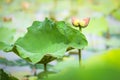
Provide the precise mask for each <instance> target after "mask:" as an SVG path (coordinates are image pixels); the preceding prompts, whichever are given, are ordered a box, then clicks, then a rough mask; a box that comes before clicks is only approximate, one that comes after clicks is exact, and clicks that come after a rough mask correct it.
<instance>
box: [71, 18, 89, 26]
mask: <svg viewBox="0 0 120 80" xmlns="http://www.w3.org/2000/svg"><path fill="white" fill-rule="evenodd" d="M89 21H90V18H84V19H82V20H79V19H77V18H75V17H72V24H73V25H74V26H75V27H81V28H85V27H87V25H88V24H89Z"/></svg>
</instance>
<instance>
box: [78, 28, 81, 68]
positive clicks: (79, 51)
mask: <svg viewBox="0 0 120 80" xmlns="http://www.w3.org/2000/svg"><path fill="white" fill-rule="evenodd" d="M79 30H80V31H81V32H82V28H81V27H80V26H79ZM81 56H82V54H81V49H78V57H79V59H78V60H79V65H80V66H81V61H82V59H81Z"/></svg>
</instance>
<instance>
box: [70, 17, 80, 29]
mask: <svg viewBox="0 0 120 80" xmlns="http://www.w3.org/2000/svg"><path fill="white" fill-rule="evenodd" d="M79 22H80V20H79V19H77V18H75V17H72V24H73V26H75V27H79V26H80V25H79Z"/></svg>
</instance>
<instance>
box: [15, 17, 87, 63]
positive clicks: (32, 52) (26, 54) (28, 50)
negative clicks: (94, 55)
mask: <svg viewBox="0 0 120 80" xmlns="http://www.w3.org/2000/svg"><path fill="white" fill-rule="evenodd" d="M86 45H87V40H86V38H85V36H84V35H83V34H82V33H81V32H80V31H79V30H76V29H73V28H71V27H70V26H69V25H68V24H66V23H65V22H64V21H58V22H54V21H51V20H48V19H47V18H46V19H45V20H44V21H43V22H40V21H35V22H34V23H33V24H32V26H31V27H29V28H28V32H27V33H26V34H25V36H24V37H21V38H19V39H18V40H17V41H16V42H15V44H14V48H13V51H14V52H15V53H17V54H18V55H19V56H20V57H22V58H24V59H26V58H27V59H29V60H30V61H32V62H33V63H37V62H39V61H40V60H41V59H42V58H43V56H44V55H48V54H50V55H52V56H54V57H58V56H62V55H63V54H64V53H65V51H66V49H67V48H68V47H73V48H79V49H82V48H84V47H85V46H86Z"/></svg>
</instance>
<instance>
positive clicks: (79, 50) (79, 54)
mask: <svg viewBox="0 0 120 80" xmlns="http://www.w3.org/2000/svg"><path fill="white" fill-rule="evenodd" d="M78 57H79V65H81V49H78Z"/></svg>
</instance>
